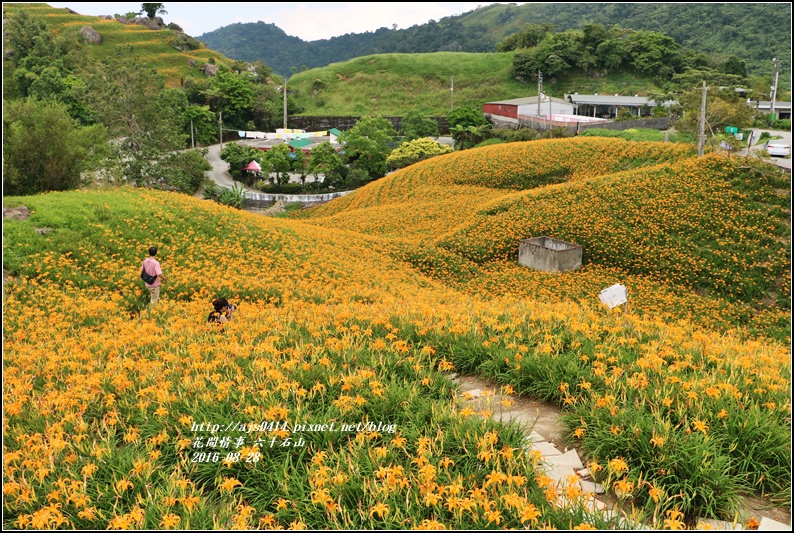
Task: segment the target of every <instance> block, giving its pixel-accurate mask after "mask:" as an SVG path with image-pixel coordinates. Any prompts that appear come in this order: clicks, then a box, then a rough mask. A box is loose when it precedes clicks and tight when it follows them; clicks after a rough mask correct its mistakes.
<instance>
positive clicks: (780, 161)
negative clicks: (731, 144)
mask: <svg viewBox="0 0 794 533" xmlns="http://www.w3.org/2000/svg"><path fill="white" fill-rule="evenodd" d="M756 131H760V132H767V133H769V135H771V136H772V138H781V139H784V140H786V141H788V143H789V146H791V132H790V131H781V130H756ZM765 143H766V141H764V142H761V143H758V144H753V146H751V147H750V154H751V155H753V154H755V153H756V152H759V151H760V150H763V149H764V144H765ZM736 155H738V156H745V155H747V149H746V148H743V149H741V150H739V151H738V152H736ZM764 161H767V162H769V163H772V164H773V165H777V166H779V167H780V168H785V169H788V170H789V171H791V158H790V157H789V158H784V157H768V158H764Z"/></svg>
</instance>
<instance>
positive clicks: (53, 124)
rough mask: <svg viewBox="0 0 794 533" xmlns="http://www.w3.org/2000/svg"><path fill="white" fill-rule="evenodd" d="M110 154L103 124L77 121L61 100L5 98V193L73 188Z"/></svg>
mask: <svg viewBox="0 0 794 533" xmlns="http://www.w3.org/2000/svg"><path fill="white" fill-rule="evenodd" d="M109 154H110V150H109V146H108V143H107V134H106V131H105V128H104V127H103V126H101V125H99V124H95V125H93V126H80V125H79V124H78V123H77V121H76V120H74V119H73V118H71V117H70V116H69V113H68V109H67V107H66V106H65V105H64V104H62V103H60V102H57V101H55V100H46V101H42V100H37V99H35V98H27V99H24V100H12V101H7V102H6V101H4V102H3V194H9V195H27V194H36V193H41V192H47V191H64V190H69V189H74V188H76V187H78V186H79V185H80V177H81V174H82V173H83V172H84V171H86V170H93V169H97V168H99V167H100V166H102V164H103V162H104V160H105V158H106V157H107V156H108V155H109Z"/></svg>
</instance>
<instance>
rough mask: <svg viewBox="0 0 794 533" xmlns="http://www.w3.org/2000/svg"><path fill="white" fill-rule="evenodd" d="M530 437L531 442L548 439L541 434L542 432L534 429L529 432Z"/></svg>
mask: <svg viewBox="0 0 794 533" xmlns="http://www.w3.org/2000/svg"><path fill="white" fill-rule="evenodd" d="M528 439H529V440H530V441H531V442H543V441H544V440H546V439H544V438H543V435H541V434H540V433H538V432H537V431H532V432H531V433H530V434H529V437H528Z"/></svg>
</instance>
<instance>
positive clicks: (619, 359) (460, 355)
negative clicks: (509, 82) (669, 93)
mask: <svg viewBox="0 0 794 533" xmlns="http://www.w3.org/2000/svg"><path fill="white" fill-rule="evenodd" d="M525 145H526V146H525ZM500 150H503V151H508V152H512V153H513V154H516V155H518V154H521V155H522V157H518V158H514V159H512V160H511V159H509V158H505V159H501V158H502V157H504V154H503V153H501V152H500ZM549 154H553V155H555V157H557V158H558V159H559V160H558V161H557V162H556V163H555V162H553V161H552V162H550V161H548V159H549V158H550V157H551V156H550V155H549ZM593 154H596V155H595V156H594V155H593ZM631 154H635V157H633V158H629V157H628V156H630V155H631ZM643 154H644V155H643ZM483 158H484V159H486V160H487V162H489V164H484V165H483V163H481V162H482V160H483ZM535 158H539V159H535ZM734 159H735V158H734ZM626 160H628V161H631V164H630V165H629V168H621V162H622V161H626ZM511 161H518V162H521V165H523V166H521V165H519V166H511ZM478 162H480V163H478ZM496 162H499V164H496ZM555 165H558V166H562V167H563V168H565V170H566V171H565V173H564V177H565V179H564V180H562V181H557V182H555V183H553V184H548V183H547V182H546V181H544V180H535V179H533V178H532V176H533V172H537V173H539V175H545V172H546V171H545V169H547V168H551V167H554V166H555ZM465 168H469V171H467V172H464V171H463V170H462V169H465ZM533 169H534V170H533ZM778 179H781V178H779V177H777V175H772V174H770V173H769V172H768V169H767V168H766V167H764V166H763V165H761V164H760V163H752V164H751V170H750V171H746V170H742V169H737V168H736V167H735V164H734V162H733V161H731V160H728V159H726V158H719V157H715V156H712V157H707V158H702V159H696V158H693V157H691V147H685V146H684V147H678V146H671V145H669V144H668V145H666V146H657V145H654V144H648V145H646V144H643V143H636V142H632V143H628V142H624V141H620V142H618V140H610V139H586V138H578V139H564V140H554V141H536V142H534V143H518V144H512V145H498V146H494V147H486V148H482V149H476V150H469V151H464V152H458V153H454V154H449V155H447V156H440V157H438V158H434V159H431V160H428V161H426V162H424V163H420V164H417V165H413V166H412V167H408V168H406V169H403V170H401V171H398V172H396V173H394V174H391V175H390V176H388V177H386V178H383V179H381V180H378V181H377V182H374V183H372V184H370V185H368V186H366V187H364V188H362V189H359V190H358V191H356V193H354V194H351V195H348V196H345V197H343V198H341V199H339V200H335V201H333V202H330V203H328V204H325V205H323V206H320V207H318V208H315V209H312V210H308V211H301V212H298V213H296V214H295V215H293V216H292V217H291V218H287V219H278V218H271V217H261V216H258V215H255V214H250V213H245V212H241V211H238V210H234V209H231V208H228V207H225V206H221V205H219V204H215V203H212V202H206V201H202V200H199V199H197V198H193V197H189V196H185V195H180V194H176V193H166V192H161V191H150V190H142V189H130V188H121V189H116V190H111V191H75V192H65V193H51V194H45V195H38V196H31V197H24V198H23V197H13V198H5V199H4V203H5V205H6V206H13V205H26V206H27V207H28V208H29V209H30V210H31V211H32V216H31V217H30V218H29V219H28V220H25V221H7V222H5V223H4V228H3V233H4V235H3V236H4V238H3V252H4V253H3V266H4V269H6V270H8V271H9V272H10V274H11V279H10V280H9V282H8V283H6V284H5V285H4V304H5V305H4V310H5V314H4V358H3V359H4V360H3V369H4V378H3V379H4V388H3V400H4V410H5V412H4V416H5V420H4V446H5V449H4V469H3V476H4V496H5V497H4V526H5V527H6V528H35V529H42V528H47V527H67V528H73V529H105V528H118V527H127V528H136V529H155V528H179V529H224V528H253V527H261V528H268V529H273V528H278V527H284V528H288V527H293V528H301V527H304V528H314V529H323V528H330V529H365V528H366V529H389V528H390V529H407V528H414V527H415V528H431V529H438V528H439V527H440V526H444V527H449V528H456V529H463V528H467V529H497V528H499V529H501V528H504V527H508V528H524V527H532V528H543V527H547V528H548V527H551V528H558V529H572V528H574V527H577V526H578V527H586V526H590V527H596V528H605V527H609V526H610V524H609V523H608V522H607V521H606V520H605V519H604V518H603V517H598V516H593V515H592V514H590V513H588V512H586V511H585V507H586V498H585V496H584V495H583V494H581V491H580V490H578V486H574V485H568V486H563V487H560V488H557V489H554V488H553V487H552V486H551V485H550V480H549V478H547V477H546V476H545V475H543V474H542V473H541V472H539V471H538V470H537V468H536V467H537V461H538V454H536V453H535V452H531V451H528V450H525V449H524V444H523V436H524V435H523V432H522V431H519V430H518V428H517V427H514V426H511V425H507V426H502V425H498V424H496V423H495V422H494V421H493V420H492V418H491V414H492V412H493V411H494V410H495V409H499V408H501V406H497V405H494V406H491V407H488V406H486V407H483V408H478V410H477V411H475V410H474V409H472V408H471V404H469V403H467V402H465V401H461V400H459V399H456V397H455V387H454V386H453V384H452V383H451V382H450V381H449V380H448V379H447V377H446V376H447V374H448V373H449V372H452V371H457V372H467V373H468V372H473V373H477V374H481V375H485V376H488V377H491V378H493V379H495V380H497V381H498V382H499V383H500V384H501V385H502V388H501V392H502V394H504V395H505V397H506V399H505V401H506V402H507V404H505V405H508V404H509V402H510V397H511V395H515V394H522V395H529V396H532V397H535V398H544V399H547V400H550V401H553V402H556V403H558V404H559V405H560V407H561V409H562V410H563V414H564V421H565V426H566V432H565V438H566V439H567V441H568V443H569V445H576V446H577V447H579V448H580V449H581V450H583V451H584V452H585V459H586V461H587V462H588V463H589V467H590V470H591V471H592V472H593V473H594V474H595V475H596V476H597V478H598V479H599V480H600V481H601V482H602V483H604V484H605V485H606V486H607V487H611V488H613V489H615V488H620V489H621V490H623V492H624V494H625V495H626V498H625V502H626V504H627V505H628V506H629V507H630V506H631V503H633V505H634V507H635V509H636V512H637V514H638V515H640V516H642V517H643V518H644V519H646V520H647V521H648V522H649V523H650V524H652V525H653V526H655V527H659V528H662V527H667V528H672V527H677V526H679V525H681V526H684V525H690V526H691V525H692V524H693V520H694V517H696V516H704V517H714V518H726V519H731V518H733V515H734V512H735V509H736V507H737V505H738V504H739V502H740V498H741V495H742V494H744V493H755V494H759V493H763V494H766V495H767V496H769V497H772V498H774V499H777V500H781V501H785V500H786V499H787V498H790V485H789V483H788V481H789V480H790V477H791V453H790V448H789V447H788V446H787V445H786V443H787V442H789V440H788V436H790V432H791V422H790V417H791V403H790V390H791V379H790V374H791V366H790V365H791V363H790V350H789V347H790V326H789V329H788V330H786V326H785V325H783V324H788V323H789V322H790V311H789V310H788V309H787V308H784V307H780V306H777V307H772V308H769V309H766V310H763V309H762V308H760V307H757V306H758V305H759V303H758V301H757V298H756V297H752V298H748V299H745V300H743V299H742V298H739V297H738V296H737V295H735V294H733V293H732V291H730V290H727V289H730V288H734V289H735V288H737V287H744V286H753V284H756V285H757V284H758V283H759V281H758V279H759V278H758V277H757V276H756V274H755V270H754V269H762V270H763V269H772V270H769V272H777V270H775V269H778V270H780V269H782V270H785V269H786V268H790V266H788V265H787V263H786V260H785V258H784V255H785V256H786V257H787V254H783V253H782V252H781V249H782V248H781V247H782V246H784V245H783V244H782V243H780V242H779V240H776V239H778V238H779V237H780V236H779V235H777V234H776V233H775V232H776V231H777V230H778V229H777V226H775V223H776V222H777V219H778V218H779V217H781V214H780V212H778V211H776V209H778V204H781V203H785V199H784V198H777V197H775V196H774V194H772V193H773V192H774V190H775V189H779V188H782V187H781V185H782V184H780V183H777V181H775V180H778ZM690 183H698V184H699V187H700V188H694V187H690ZM524 187H531V188H530V189H525V188H524ZM618 199H619V201H618ZM580 203H582V204H583V207H582V208H579V207H578V205H579V204H580ZM660 203H661V204H660ZM560 205H565V206H566V207H567V211H568V212H572V213H570V214H567V213H566V212H564V211H562V210H560V209H558V208H555V206H560ZM607 205H613V206H617V207H620V208H621V211H620V212H619V213H617V214H616V213H610V212H609V210H608V209H606V206H607ZM657 205H664V206H665V208H666V209H668V210H669V211H670V212H669V215H668V214H666V215H665V217H667V216H669V217H671V218H669V219H667V218H662V219H660V218H658V217H659V216H658V215H655V214H654V213H653V211H654V209H657ZM584 206H586V212H587V213H589V217H585V216H584V214H581V215H580V214H578V213H584V212H585V207H584ZM722 212H725V213H726V215H725V216H721V215H720V213H722ZM618 215H619V216H618ZM426 221H427V222H429V223H431V224H436V226H433V227H431V229H430V230H429V231H428V229H427V227H426V224H425V222H426ZM670 221H677V222H676V223H677V224H680V225H682V226H681V227H684V226H686V228H693V227H697V226H700V227H702V229H703V231H702V232H697V231H692V230H691V229H687V230H682V229H680V228H679V227H678V226H675V227H674V228H673V229H675V230H676V232H678V231H680V232H681V233H682V234H684V235H687V236H688V238H689V239H690V241H689V244H691V245H692V246H689V247H683V246H682V247H681V248H675V247H673V249H674V250H676V254H673V255H669V256H667V255H664V254H663V251H662V248H661V247H662V245H663V244H670V243H671V242H672V240H671V239H672V236H671V235H674V234H673V233H671V234H667V233H665V231H664V230H665V228H666V227H667V226H666V224H667V223H668V222H670ZM618 222H620V224H622V225H627V226H630V227H628V228H626V229H625V236H626V237H625V238H629V237H632V236H634V235H638V236H641V235H644V236H647V237H648V241H647V243H646V244H644V246H647V247H648V250H647V251H645V252H640V251H637V252H635V255H634V256H633V257H634V258H637V257H643V254H644V257H645V260H647V261H651V260H652V259H654V258H656V259H657V261H658V263H659V264H661V263H662V260H664V263H665V264H666V265H667V266H666V267H665V268H663V269H660V270H658V271H657V272H656V274H655V275H651V273H648V272H645V271H643V270H642V268H641V267H640V265H642V264H644V263H636V262H632V261H633V259H631V260H630V258H626V259H625V261H624V263H622V264H620V265H618V266H615V265H613V264H612V263H614V262H615V259H614V258H613V257H611V256H609V255H608V253H607V252H608V250H609V249H610V247H609V246H604V247H602V248H598V246H596V243H597V240H596V239H597V238H600V239H602V240H604V241H605V242H607V243H608V242H609V241H608V239H609V238H610V236H612V235H614V234H615V231H616V230H618V229H620V228H621V227H622V226H621V225H620V224H618ZM541 223H543V224H549V225H550V226H549V228H541V227H540V226H539V225H536V224H541ZM515 224H519V226H517V227H523V228H524V229H526V230H528V231H529V233H530V234H534V233H535V232H536V231H538V230H539V229H543V230H545V229H553V228H559V229H558V231H562V230H563V229H565V230H566V231H568V232H574V231H578V232H580V233H578V235H579V236H580V237H587V238H588V239H590V242H589V243H588V246H589V247H590V249H591V250H592V251H591V252H590V253H589V255H588V257H587V260H586V264H585V267H584V268H583V269H582V270H581V271H575V272H572V273H568V274H564V275H560V276H550V275H548V274H544V273H533V272H530V271H528V270H527V269H525V268H523V267H521V268H519V267H517V266H515V264H514V261H512V258H511V257H510V252H509V250H510V247H509V246H508V245H507V242H508V239H507V237H506V236H507V235H508V234H509V233H510V232H511V231H512V229H511V228H512V227H514V226H513V225H515ZM687 224H688V225H687ZM521 225H523V226H521ZM44 227H46V228H49V231H48V232H45V233H44V234H42V233H40V232H37V231H36V228H44ZM486 227H488V228H490V231H489V232H486V231H484V229H485V228H486ZM630 230H631V231H630ZM671 231H672V230H671ZM599 232H600V233H599ZM675 234H678V233H675ZM620 235H624V234H622V233H621V234H620ZM715 236H716V237H715ZM750 237H752V239H751V238H750ZM637 238H639V237H637ZM773 241H774V242H775V243H777V244H773ZM152 244H154V245H157V246H158V248H159V250H160V253H159V254H158V257H160V261H161V263H162V265H163V269H164V271H165V273H166V275H167V276H168V278H169V280H168V282H167V283H166V284H165V286H164V289H163V294H162V296H161V303H160V304H158V306H156V307H155V308H153V309H151V310H149V309H147V296H146V293H145V291H144V290H143V288H142V286H141V285H140V281H139V280H138V276H137V274H138V268H139V264H140V261H141V260H142V258H143V257H144V255H145V251H146V249H147V248H148V247H149V246H151V245H152ZM633 244H636V243H633ZM767 244H769V247H768V248H767V247H766V245H767ZM785 246H787V245H785ZM623 249H626V248H623ZM728 250H730V252H731V254H727V251H728ZM732 254H735V255H736V257H737V260H738V261H734V260H733V257H732ZM764 254H766V255H764ZM505 257H507V259H505ZM474 259H476V261H475V260H474ZM693 261H694V262H695V263H696V264H699V265H701V267H702V268H704V269H707V270H708V269H711V270H713V272H715V273H720V274H722V273H723V272H726V273H727V274H726V275H728V276H729V277H725V278H724V279H725V281H726V288H725V289H723V288H721V287H718V286H715V287H714V288H713V289H712V294H711V295H709V296H704V295H700V294H698V292H697V291H696V290H695V289H694V285H693V286H691V287H690V286H688V284H693V283H694V282H690V281H687V280H688V278H686V275H687V271H688V270H691V269H688V270H687V269H682V268H679V267H677V266H676V264H677V263H680V264H681V265H689V264H692V262H693ZM761 263H769V264H768V265H766V266H765V265H762V264H761ZM736 265H744V266H741V267H737V266H736ZM760 271H761V270H759V272H760ZM764 272H766V270H764ZM682 276H683V278H682ZM782 279H783V280H788V281H784V282H783V285H782V287H781V289H780V290H782V291H784V292H785V291H790V289H789V287H790V285H789V284H790V276H782ZM617 281H620V282H623V283H625V284H626V285H627V286H629V288H630V294H631V298H632V300H631V301H632V307H631V309H632V311H631V312H630V313H621V312H617V311H612V312H610V311H608V310H606V309H605V308H603V307H602V306H600V305H599V304H598V302H597V301H595V295H597V291H598V290H599V289H600V288H602V287H604V286H607V285H608V284H611V283H614V282H617ZM218 296H225V297H227V298H229V299H230V300H231V301H232V302H234V303H236V304H238V311H237V313H236V315H235V320H234V321H232V322H231V323H229V324H228V325H226V326H225V327H224V329H216V328H214V327H213V326H212V325H208V324H206V322H205V318H206V315H207V313H208V310H209V306H210V304H209V302H210V301H211V300H212V299H213V298H215V297H218ZM764 312H766V313H767V314H766V315H763V313H764ZM742 313H746V315H742ZM756 315H757V316H765V317H766V318H767V319H769V318H771V317H778V318H780V319H781V325H778V326H777V329H775V328H769V329H770V330H774V331H770V330H764V328H762V327H760V324H759V325H758V327H757V328H756V331H754V332H751V331H748V326H747V324H748V323H751V322H752V321H751V320H750V318H748V317H751V316H756ZM43 317H46V320H44V319H43ZM737 317H738V318H737ZM736 325H741V327H735V326H736ZM262 422H274V423H276V424H284V423H286V425H285V426H281V425H277V426H273V425H272V424H271V425H270V426H267V427H263V426H262V425H261V423H262ZM332 423H333V424H335V426H334V427H335V428H340V427H341V426H342V424H347V425H353V426H357V427H360V428H361V429H356V430H354V431H338V430H334V431H330V430H325V431H323V430H311V429H307V427H308V426H306V425H308V424H320V425H322V424H332ZM369 423H373V424H374V426H368V425H369ZM379 423H380V424H381V429H380V431H377V425H378V424H379ZM200 424H204V426H203V427H204V429H199V428H200V427H201V426H200ZM215 424H217V430H216V431H215V432H214V433H213V432H211V431H206V428H207V427H208V426H209V427H212V426H213V425H215ZM240 424H245V425H246V429H245V430H242V429H241V427H240ZM250 424H255V425H254V426H253V427H252V426H250ZM298 424H300V425H304V426H303V427H299V426H297V425H298ZM359 424H361V426H358V425H359ZM329 427H330V426H329ZM367 427H370V428H372V429H367ZM227 437H228V439H226V438H227ZM287 438H289V439H290V441H287V440H286V439H287ZM210 439H212V440H210ZM298 442H300V444H298V445H295V444H296V443H298ZM285 443H287V444H288V445H287V444H285ZM282 444H284V445H283V446H282ZM216 454H217V455H216ZM561 493H562V494H565V496H566V498H567V501H568V503H567V504H565V505H560V504H559V500H558V498H557V496H558V495H559V494H561ZM612 525H614V524H612Z"/></svg>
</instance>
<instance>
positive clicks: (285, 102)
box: [283, 76, 287, 129]
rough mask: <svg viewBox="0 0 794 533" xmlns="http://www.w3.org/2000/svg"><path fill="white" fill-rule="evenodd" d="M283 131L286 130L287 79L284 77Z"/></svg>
mask: <svg viewBox="0 0 794 533" xmlns="http://www.w3.org/2000/svg"><path fill="white" fill-rule="evenodd" d="M283 91H284V129H287V77H286V76H284V87H283Z"/></svg>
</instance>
